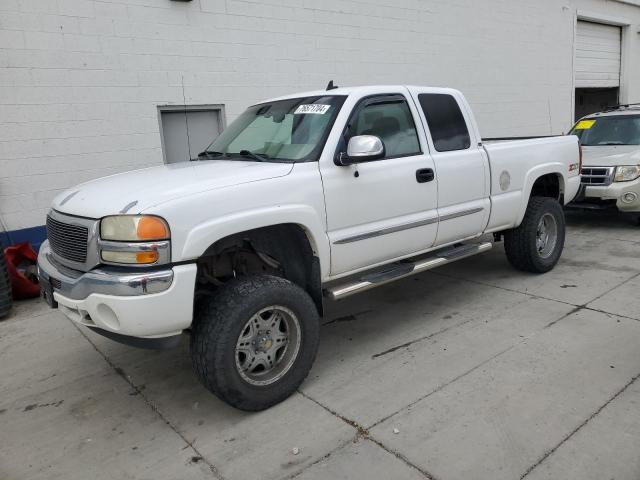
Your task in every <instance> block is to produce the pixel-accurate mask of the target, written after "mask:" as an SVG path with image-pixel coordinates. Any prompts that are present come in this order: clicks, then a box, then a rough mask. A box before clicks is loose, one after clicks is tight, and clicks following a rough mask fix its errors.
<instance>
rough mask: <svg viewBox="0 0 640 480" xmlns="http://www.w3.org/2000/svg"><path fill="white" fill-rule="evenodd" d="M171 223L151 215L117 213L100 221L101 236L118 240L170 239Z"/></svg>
mask: <svg viewBox="0 0 640 480" xmlns="http://www.w3.org/2000/svg"><path fill="white" fill-rule="evenodd" d="M169 237H170V234H169V225H167V222H165V221H164V220H163V219H162V218H160V217H154V216H151V215H117V216H113V217H105V218H103V219H102V222H100V238H102V239H103V240H113V241H116V242H146V241H149V240H168V239H169Z"/></svg>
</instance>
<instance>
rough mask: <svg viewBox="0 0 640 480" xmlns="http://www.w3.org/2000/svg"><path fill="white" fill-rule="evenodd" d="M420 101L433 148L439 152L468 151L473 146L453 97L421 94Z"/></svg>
mask: <svg viewBox="0 0 640 480" xmlns="http://www.w3.org/2000/svg"><path fill="white" fill-rule="evenodd" d="M418 101H419V102H420V106H421V107H422V111H423V112H424V116H425V117H426V119H427V124H428V125H429V130H430V131H431V138H433V146H434V147H435V149H436V150H437V151H438V152H451V151H453V150H466V149H467V148H469V147H470V146H471V139H470V138H469V130H468V129H467V122H465V120H464V116H463V115H462V112H461V111H460V107H459V106H458V102H457V101H456V99H455V98H453V96H451V95H447V94H443V93H421V94H420V95H418Z"/></svg>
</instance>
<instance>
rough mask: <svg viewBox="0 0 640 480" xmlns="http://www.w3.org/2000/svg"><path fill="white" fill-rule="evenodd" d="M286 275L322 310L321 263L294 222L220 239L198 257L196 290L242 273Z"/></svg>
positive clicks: (303, 233) (207, 287)
mask: <svg viewBox="0 0 640 480" xmlns="http://www.w3.org/2000/svg"><path fill="white" fill-rule="evenodd" d="M260 274H268V275H274V276H279V277H282V278H286V279H287V280H289V281H291V282H293V283H295V284H296V285H298V286H300V287H301V288H303V289H304V290H306V291H307V292H308V293H309V295H311V298H312V299H313V300H314V302H315V303H316V306H317V307H318V311H319V312H320V313H322V287H321V279H320V278H321V276H320V262H319V259H318V257H316V256H315V254H314V251H313V246H312V243H311V241H310V239H309V237H308V236H307V232H306V231H305V230H304V229H303V228H302V227H301V226H300V225H297V224H280V225H273V226H269V227H262V228H256V229H253V230H247V231H245V232H240V233H236V234H233V235H230V236H228V237H225V238H222V239H220V240H218V241H216V242H215V243H213V244H212V245H210V246H209V248H207V250H206V251H205V252H204V254H203V255H202V256H201V257H200V258H199V259H198V275H197V279H196V289H198V290H204V291H211V290H212V289H215V288H216V287H218V286H220V285H223V284H224V283H226V282H227V281H229V280H231V279H233V278H236V277H243V276H250V275H260Z"/></svg>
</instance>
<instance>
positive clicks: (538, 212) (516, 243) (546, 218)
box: [504, 197, 565, 273]
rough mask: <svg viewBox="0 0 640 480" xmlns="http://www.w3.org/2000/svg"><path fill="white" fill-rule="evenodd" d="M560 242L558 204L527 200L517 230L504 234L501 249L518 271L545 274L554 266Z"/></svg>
mask: <svg viewBox="0 0 640 480" xmlns="http://www.w3.org/2000/svg"><path fill="white" fill-rule="evenodd" d="M564 238H565V219H564V212H563V210H562V207H561V206H560V204H559V203H558V201H557V200H555V199H553V198H548V197H531V199H530V200H529V204H528V205H527V211H526V213H525V215H524V219H523V220H522V223H521V224H520V226H519V227H518V228H514V229H511V230H507V231H506V232H505V234H504V249H505V252H506V254H507V259H508V260H509V263H511V265H513V266H514V267H515V268H517V269H518V270H523V271H526V272H533V273H545V272H548V271H549V270H551V269H552V268H553V267H555V265H556V263H558V260H559V259H560V255H561V254H562V250H563V248H564Z"/></svg>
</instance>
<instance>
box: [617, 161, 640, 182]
mask: <svg viewBox="0 0 640 480" xmlns="http://www.w3.org/2000/svg"><path fill="white" fill-rule="evenodd" d="M638 177H640V166H639V165H622V166H620V167H616V175H615V177H614V179H613V181H614V182H630V181H631V180H635V179H636V178H638Z"/></svg>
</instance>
